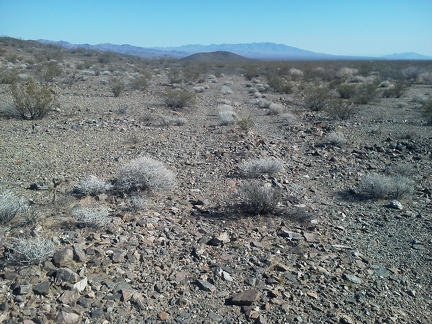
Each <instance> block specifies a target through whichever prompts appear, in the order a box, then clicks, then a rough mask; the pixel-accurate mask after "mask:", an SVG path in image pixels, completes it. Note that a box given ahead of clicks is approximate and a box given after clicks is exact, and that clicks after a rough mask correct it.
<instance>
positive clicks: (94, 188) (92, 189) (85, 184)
mask: <svg viewBox="0 0 432 324" xmlns="http://www.w3.org/2000/svg"><path fill="white" fill-rule="evenodd" d="M112 188H113V186H112V184H111V183H109V182H107V181H105V180H102V179H99V178H98V177H96V176H94V175H90V176H88V177H87V178H84V179H82V180H81V181H80V182H79V183H78V186H77V188H75V190H74V191H75V192H76V193H79V194H82V195H90V196H95V195H99V194H103V193H106V192H108V191H110V190H111V189H112Z"/></svg>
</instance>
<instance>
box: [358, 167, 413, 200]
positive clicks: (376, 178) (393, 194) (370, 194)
mask: <svg viewBox="0 0 432 324" xmlns="http://www.w3.org/2000/svg"><path fill="white" fill-rule="evenodd" d="M413 191H414V181H412V180H411V179H408V178H407V177H404V176H400V175H397V176H387V175H382V174H377V173H372V174H368V175H366V176H365V177H364V178H363V179H362V180H361V181H360V184H359V187H358V193H359V194H360V195H362V196H363V197H366V198H371V199H382V198H386V199H401V198H407V197H409V196H410V195H411V194H412V193H413Z"/></svg>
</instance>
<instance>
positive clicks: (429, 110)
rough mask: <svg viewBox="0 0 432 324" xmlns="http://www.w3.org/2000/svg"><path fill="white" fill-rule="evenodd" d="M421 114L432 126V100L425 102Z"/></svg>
mask: <svg viewBox="0 0 432 324" xmlns="http://www.w3.org/2000/svg"><path fill="white" fill-rule="evenodd" d="M421 112H422V114H423V116H424V117H425V119H426V122H427V124H428V125H432V99H429V100H428V101H424V102H423V103H422V105H421Z"/></svg>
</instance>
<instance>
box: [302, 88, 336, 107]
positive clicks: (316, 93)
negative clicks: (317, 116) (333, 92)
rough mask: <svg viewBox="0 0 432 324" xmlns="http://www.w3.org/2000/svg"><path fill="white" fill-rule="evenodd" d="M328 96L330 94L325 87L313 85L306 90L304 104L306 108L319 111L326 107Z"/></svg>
mask: <svg viewBox="0 0 432 324" xmlns="http://www.w3.org/2000/svg"><path fill="white" fill-rule="evenodd" d="M329 98H330V94H329V89H328V88H327V87H319V86H314V87H310V88H308V90H307V91H306V94H305V98H304V104H305V106H306V108H307V109H310V110H312V111H320V110H323V109H324V108H325V107H326V105H327V103H328V101H329Z"/></svg>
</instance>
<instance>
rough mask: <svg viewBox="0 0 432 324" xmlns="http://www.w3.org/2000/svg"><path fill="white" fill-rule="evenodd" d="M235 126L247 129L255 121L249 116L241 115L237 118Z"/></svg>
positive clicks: (252, 125) (253, 124)
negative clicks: (241, 116)
mask: <svg viewBox="0 0 432 324" xmlns="http://www.w3.org/2000/svg"><path fill="white" fill-rule="evenodd" d="M237 126H239V127H240V128H241V129H242V130H244V131H249V130H250V129H251V128H253V127H254V126H255V122H254V120H253V119H252V117H251V116H248V117H243V118H239V119H237Z"/></svg>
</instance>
